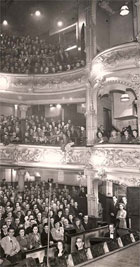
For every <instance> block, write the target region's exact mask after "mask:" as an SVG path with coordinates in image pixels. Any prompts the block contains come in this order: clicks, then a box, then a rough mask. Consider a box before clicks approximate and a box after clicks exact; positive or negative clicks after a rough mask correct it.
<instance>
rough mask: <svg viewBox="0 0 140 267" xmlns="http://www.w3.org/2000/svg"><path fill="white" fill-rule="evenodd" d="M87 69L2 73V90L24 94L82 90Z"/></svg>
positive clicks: (0, 77) (0, 86) (85, 80)
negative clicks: (57, 71)
mask: <svg viewBox="0 0 140 267" xmlns="http://www.w3.org/2000/svg"><path fill="white" fill-rule="evenodd" d="M87 73H88V72H87V68H86V67H84V68H80V69H76V70H73V71H68V72H61V73H55V74H43V75H41V74H40V75H39V74H36V75H33V74H31V75H28V74H8V73H0V80H1V81H2V82H1V85H0V90H6V91H8V92H9V91H10V92H18V93H19V92H20V93H24V94H34V93H38V92H39V93H45V92H57V91H58V92H59V91H67V90H70V89H75V88H77V89H78V88H81V87H82V86H83V85H85V83H86V82H87Z"/></svg>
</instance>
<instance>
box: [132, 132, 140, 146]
mask: <svg viewBox="0 0 140 267" xmlns="http://www.w3.org/2000/svg"><path fill="white" fill-rule="evenodd" d="M132 143H133V144H137V143H140V137H139V136H138V131H137V130H136V129H134V130H132Z"/></svg>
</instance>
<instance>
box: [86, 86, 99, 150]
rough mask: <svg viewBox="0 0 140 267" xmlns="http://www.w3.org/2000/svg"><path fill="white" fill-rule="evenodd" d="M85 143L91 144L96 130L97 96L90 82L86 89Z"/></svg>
mask: <svg viewBox="0 0 140 267" xmlns="http://www.w3.org/2000/svg"><path fill="white" fill-rule="evenodd" d="M86 129H87V145H93V143H94V140H95V138H96V132H97V96H96V92H94V91H93V89H92V87H91V85H90V84H88V85H87V90H86Z"/></svg>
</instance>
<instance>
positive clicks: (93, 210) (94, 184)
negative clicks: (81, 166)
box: [85, 170, 98, 217]
mask: <svg viewBox="0 0 140 267" xmlns="http://www.w3.org/2000/svg"><path fill="white" fill-rule="evenodd" d="M85 175H86V176H87V201H88V215H94V216H95V217H98V180H94V171H88V170H86V171H85Z"/></svg>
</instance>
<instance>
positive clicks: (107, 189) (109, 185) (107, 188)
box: [103, 181, 113, 197]
mask: <svg viewBox="0 0 140 267" xmlns="http://www.w3.org/2000/svg"><path fill="white" fill-rule="evenodd" d="M103 194H104V195H105V196H107V197H113V182H110V181H104V182H103Z"/></svg>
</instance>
